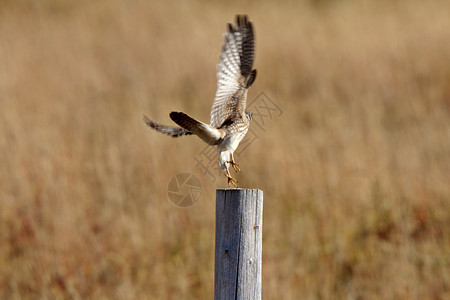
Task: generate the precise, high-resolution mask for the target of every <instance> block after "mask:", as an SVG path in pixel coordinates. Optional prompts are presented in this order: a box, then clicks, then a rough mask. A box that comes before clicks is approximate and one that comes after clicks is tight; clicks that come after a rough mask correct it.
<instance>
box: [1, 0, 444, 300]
mask: <svg viewBox="0 0 450 300" xmlns="http://www.w3.org/2000/svg"><path fill="white" fill-rule="evenodd" d="M237 13H245V14H248V15H249V18H250V20H251V21H252V22H253V24H254V28H255V31H256V61H255V68H256V69H258V77H257V79H256V82H255V84H254V85H253V86H252V88H251V89H250V91H249V100H252V99H255V98H256V97H257V96H258V95H259V94H260V93H262V92H263V93H264V94H265V95H266V96H267V97H268V98H270V99H271V101H273V102H274V103H276V105H277V106H278V107H279V108H280V109H281V110H282V114H281V115H276V116H274V117H273V118H272V119H270V118H268V119H266V121H267V122H266V125H265V128H264V131H262V130H260V131H258V132H257V134H258V138H257V139H255V140H254V141H253V142H252V143H251V145H249V147H248V148H246V149H245V151H244V152H243V153H242V154H241V155H239V157H238V158H237V160H238V163H239V164H240V167H241V170H242V172H241V173H238V174H236V178H237V179H238V180H239V184H240V187H245V188H259V189H261V190H263V191H264V200H265V201H264V202H265V203H264V206H265V210H264V211H265V213H264V226H263V298H265V299H275V298H276V297H278V298H280V297H281V298H282V299H449V297H450V276H449V274H450V186H449V181H450V180H449V179H450V174H449V170H450V116H449V113H450V56H449V54H450V42H449V40H450V2H449V1H439V0H433V1H419V0H411V1H350V0H348V1H346V0H342V1H338V0H335V1H333V0H328V1H327V0H321V1H319V0H309V1H307V0H304V1H280V2H278V3H276V4H275V2H272V1H250V2H248V3H245V4H242V3H240V2H239V1H226V2H216V3H212V2H208V1H164V3H163V2H162V1H161V2H158V1H147V0H133V1H119V0H109V1H106V0H99V1H88V0H80V1H69V0H59V1H58V0H41V1H31V0H1V1H0V107H1V108H0V111H1V113H0V298H1V299H212V297H213V277H214V226H215V225H214V224H215V223H214V222H215V221H214V215H215V189H217V188H225V187H227V184H226V178H225V176H223V175H221V177H218V178H217V180H215V181H213V180H211V178H209V177H208V176H205V174H204V173H203V172H202V171H201V169H199V168H198V166H197V164H196V161H195V160H194V157H195V156H196V155H198V154H199V153H200V152H201V151H202V150H203V149H204V146H205V144H204V143H203V142H202V141H201V140H200V139H198V138H196V137H183V138H179V139H171V138H169V137H167V136H164V135H162V134H159V133H157V132H155V131H152V130H150V129H149V128H148V127H146V126H145V124H144V122H143V121H142V115H143V114H144V113H145V114H146V115H148V116H150V117H152V118H154V119H155V120H157V121H159V122H161V123H163V124H172V122H171V120H170V118H169V116H168V113H169V112H170V111H172V110H179V111H184V112H186V113H188V114H190V115H191V116H193V117H196V118H199V119H200V120H203V121H207V122H208V121H209V111H210V108H211V105H212V100H213V97H214V93H215V89H216V64H217V62H218V54H219V51H220V49H221V48H220V47H221V44H222V42H223V36H222V34H223V32H224V31H225V30H226V23H228V22H234V19H235V15H236V14H237ZM253 129H255V130H259V129H257V127H256V126H255V125H253ZM213 159H214V164H215V163H217V160H216V159H217V156H215V158H213ZM180 172H187V173H190V174H193V175H195V176H196V177H197V178H198V179H199V180H200V182H201V185H202V193H201V196H200V199H199V200H198V202H197V203H196V204H195V205H194V206H191V207H189V208H180V207H177V206H175V205H174V204H172V203H171V202H170V200H169V198H168V194H167V185H168V183H169V181H170V180H171V179H172V178H173V177H174V176H175V175H176V174H177V173H180Z"/></svg>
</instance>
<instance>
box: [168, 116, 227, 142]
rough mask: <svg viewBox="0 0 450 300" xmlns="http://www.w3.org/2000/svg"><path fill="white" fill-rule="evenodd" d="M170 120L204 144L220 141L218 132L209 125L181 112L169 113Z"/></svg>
mask: <svg viewBox="0 0 450 300" xmlns="http://www.w3.org/2000/svg"><path fill="white" fill-rule="evenodd" d="M170 118H171V119H172V120H173V121H174V122H175V123H177V124H178V125H180V126H181V127H183V128H184V129H186V130H188V131H190V132H192V133H194V134H195V135H197V136H198V137H199V138H201V139H202V140H203V141H205V142H206V143H208V144H210V145H213V144H217V142H218V141H219V140H220V139H221V137H222V135H221V133H220V131H219V130H218V129H216V128H214V127H212V126H211V125H208V124H205V123H203V122H200V121H198V120H196V119H194V118H192V117H190V116H188V115H187V114H185V113H183V112H176V111H173V112H171V113H170Z"/></svg>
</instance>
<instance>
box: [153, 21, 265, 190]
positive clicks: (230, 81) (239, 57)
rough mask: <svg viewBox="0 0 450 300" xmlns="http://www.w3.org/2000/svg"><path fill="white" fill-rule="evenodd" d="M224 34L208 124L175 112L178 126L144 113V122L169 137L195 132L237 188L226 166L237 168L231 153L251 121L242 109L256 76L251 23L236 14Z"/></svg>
mask: <svg viewBox="0 0 450 300" xmlns="http://www.w3.org/2000/svg"><path fill="white" fill-rule="evenodd" d="M224 37H225V42H224V43H223V45H222V53H220V56H219V64H218V65H217V91H216V95H215V98H214V102H213V105H212V108H211V121H210V124H209V125H208V124H206V123H203V122H201V121H198V120H196V119H194V118H192V117H190V116H188V115H187V114H185V113H183V112H176V111H173V112H171V113H170V118H171V119H172V120H173V121H174V122H175V123H177V124H178V125H179V126H180V127H170V126H163V125H160V124H159V123H157V122H155V121H153V120H151V119H149V118H148V117H146V116H145V115H144V121H145V123H147V125H148V126H150V127H151V128H153V129H155V130H156V131H159V132H161V133H164V134H167V135H170V136H172V137H179V136H182V135H191V134H195V135H197V136H198V137H199V138H201V139H202V140H203V141H204V142H206V143H207V144H208V145H213V146H217V150H218V151H219V153H220V154H219V166H220V168H221V169H222V170H223V171H224V172H225V175H226V176H227V178H228V186H230V183H231V184H233V185H234V186H235V187H237V180H236V179H234V178H233V177H231V175H230V172H229V167H230V166H232V167H233V169H234V170H235V171H236V172H237V171H240V169H239V167H238V165H237V164H236V162H235V160H234V156H233V153H234V151H235V150H236V148H237V147H238V145H239V143H240V142H241V141H242V139H243V138H244V136H245V134H246V133H247V131H248V128H249V126H250V121H251V120H252V113H251V112H250V111H248V110H246V109H245V106H246V102H247V90H248V89H249V87H250V86H251V85H252V84H253V82H254V81H255V78H256V70H255V69H253V70H252V66H253V59H254V49H255V45H254V35H253V27H252V23H251V22H249V21H248V18H247V16H245V15H238V16H237V17H236V27H235V26H233V25H232V24H228V31H227V32H225V34H224Z"/></svg>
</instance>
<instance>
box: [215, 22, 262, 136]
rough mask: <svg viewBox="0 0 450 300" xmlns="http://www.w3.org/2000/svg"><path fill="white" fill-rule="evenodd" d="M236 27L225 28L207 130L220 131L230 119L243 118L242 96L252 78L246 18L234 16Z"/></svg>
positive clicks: (251, 46)
mask: <svg viewBox="0 0 450 300" xmlns="http://www.w3.org/2000/svg"><path fill="white" fill-rule="evenodd" d="M236 19H237V21H236V23H237V27H233V25H231V24H228V31H227V32H226V33H225V34H224V36H225V43H224V44H223V45H222V53H221V54H220V56H219V64H218V65H217V91H216V96H215V98H214V103H213V106H212V109H211V126H213V127H215V128H220V127H221V126H222V124H223V123H224V122H225V121H226V120H229V119H230V118H233V116H234V115H238V114H239V115H241V116H243V115H244V111H245V105H246V103H245V102H246V92H247V89H248V88H249V87H250V86H251V85H252V83H253V82H254V80H255V77H256V70H252V66H253V59H254V48H255V47H254V35H253V27H252V23H251V22H249V21H248V20H247V16H239V15H238V16H237V17H236Z"/></svg>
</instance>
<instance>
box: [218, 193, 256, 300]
mask: <svg viewBox="0 0 450 300" xmlns="http://www.w3.org/2000/svg"><path fill="white" fill-rule="evenodd" d="M262 216H263V192H262V191H261V190H258V189H218V190H216V246H215V247H216V248H215V270H214V299H215V300H230V299H251V300H259V299H261V269H262V262H261V258H262Z"/></svg>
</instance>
